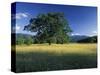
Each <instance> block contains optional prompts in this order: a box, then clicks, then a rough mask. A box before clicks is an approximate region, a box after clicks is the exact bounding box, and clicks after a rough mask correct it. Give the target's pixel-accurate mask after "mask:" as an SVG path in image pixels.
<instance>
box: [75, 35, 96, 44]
mask: <svg viewBox="0 0 100 75" xmlns="http://www.w3.org/2000/svg"><path fill="white" fill-rule="evenodd" d="M77 42H78V43H97V36H92V37H88V38H85V39H82V40H79V41H77Z"/></svg>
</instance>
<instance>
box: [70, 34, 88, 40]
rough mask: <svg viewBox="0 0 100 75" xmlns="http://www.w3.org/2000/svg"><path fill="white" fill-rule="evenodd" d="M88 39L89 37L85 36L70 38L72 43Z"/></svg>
mask: <svg viewBox="0 0 100 75" xmlns="http://www.w3.org/2000/svg"><path fill="white" fill-rule="evenodd" d="M88 37H89V36H85V35H73V36H70V39H71V42H77V41H79V40H82V39H85V38H88Z"/></svg>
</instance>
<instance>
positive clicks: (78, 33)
mask: <svg viewBox="0 0 100 75" xmlns="http://www.w3.org/2000/svg"><path fill="white" fill-rule="evenodd" d="M71 35H72V36H74V35H81V34H79V33H72V34H71Z"/></svg>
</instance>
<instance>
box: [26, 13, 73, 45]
mask: <svg viewBox="0 0 100 75" xmlns="http://www.w3.org/2000/svg"><path fill="white" fill-rule="evenodd" d="M24 30H27V31H31V32H37V34H36V36H35V37H36V40H37V41H38V43H44V42H47V43H49V45H51V43H62V44H63V43H66V42H68V41H69V38H68V37H69V36H68V34H69V33H70V32H71V29H70V27H69V24H68V22H67V21H66V19H65V18H64V14H63V13H56V12H54V13H47V14H39V15H38V16H37V17H36V18H32V19H30V21H29V24H28V25H26V26H25V27H24Z"/></svg>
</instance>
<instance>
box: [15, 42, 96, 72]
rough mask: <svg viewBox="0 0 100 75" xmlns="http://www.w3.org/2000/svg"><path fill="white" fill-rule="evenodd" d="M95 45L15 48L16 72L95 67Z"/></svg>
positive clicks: (42, 45) (23, 46)
mask: <svg viewBox="0 0 100 75" xmlns="http://www.w3.org/2000/svg"><path fill="white" fill-rule="evenodd" d="M96 48H97V47H96V44H63V45H62V44H52V45H48V44H33V45H30V46H27V45H22V46H18V45H17V46H16V72H31V71H50V70H63V69H64V70H66V69H81V68H95V67H97V51H96Z"/></svg>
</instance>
